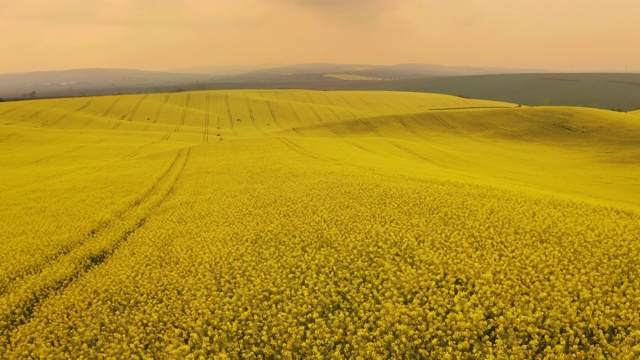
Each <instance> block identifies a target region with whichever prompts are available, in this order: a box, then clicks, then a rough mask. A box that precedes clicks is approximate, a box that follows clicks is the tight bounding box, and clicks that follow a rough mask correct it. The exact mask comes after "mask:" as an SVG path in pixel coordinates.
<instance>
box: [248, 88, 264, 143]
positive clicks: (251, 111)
mask: <svg viewBox="0 0 640 360" xmlns="http://www.w3.org/2000/svg"><path fill="white" fill-rule="evenodd" d="M244 97H245V99H246V100H247V108H248V109H249V118H251V124H252V125H253V127H255V128H256V129H258V130H260V132H261V133H262V135H264V136H269V134H267V133H266V132H264V131H262V130H261V129H260V127H259V126H258V123H257V122H256V117H255V116H254V115H253V107H252V106H251V101H250V100H249V97H248V96H247V94H244Z"/></svg>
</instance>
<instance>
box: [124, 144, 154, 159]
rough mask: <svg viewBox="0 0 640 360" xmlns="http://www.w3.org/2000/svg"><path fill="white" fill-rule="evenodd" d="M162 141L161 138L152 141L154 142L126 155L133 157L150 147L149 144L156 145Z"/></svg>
mask: <svg viewBox="0 0 640 360" xmlns="http://www.w3.org/2000/svg"><path fill="white" fill-rule="evenodd" d="M160 141H161V140H156V141H154V142H152V143H149V144H145V145H142V146H141V147H140V148H139V149H137V150H135V151H133V152H132V153H130V154H129V155H126V156H125V158H133V157H136V156H137V155H138V154H140V153H141V152H142V150H144V149H146V148H148V147H149V146H151V145H155V144H157V143H159V142H160Z"/></svg>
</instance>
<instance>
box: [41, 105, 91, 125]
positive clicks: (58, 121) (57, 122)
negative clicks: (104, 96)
mask: <svg viewBox="0 0 640 360" xmlns="http://www.w3.org/2000/svg"><path fill="white" fill-rule="evenodd" d="M94 100H95V99H94V98H91V99H89V101H87V102H86V103H85V104H83V105H82V106H80V107H79V108H77V109H76V110H75V111H74V112H73V113H77V112H80V111H82V110H84V109H86V108H87V107H88V106H89V105H90V104H91V103H92V102H93V101H94ZM71 114H72V113H69V112H68V113H65V114H63V115H62V116H60V117H59V118H57V119H56V120H54V121H52V122H49V123H46V122H45V123H43V124H42V126H46V127H50V126H54V125H57V124H59V123H60V122H61V121H62V120H64V119H66V118H67V116H69V115H71Z"/></svg>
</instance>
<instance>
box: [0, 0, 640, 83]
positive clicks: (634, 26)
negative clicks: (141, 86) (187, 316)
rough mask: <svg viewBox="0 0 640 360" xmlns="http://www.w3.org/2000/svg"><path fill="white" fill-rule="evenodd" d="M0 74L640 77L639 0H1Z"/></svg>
mask: <svg viewBox="0 0 640 360" xmlns="http://www.w3.org/2000/svg"><path fill="white" fill-rule="evenodd" d="M0 34H2V36H1V38H0V73H4V72H14V71H31V70H57V69H71V68H85V67H122V68H138V69H149V70H168V69H176V68H187V67H196V66H216V65H260V64H294V63H305V62H334V63H352V64H396V63H435V64H444V65H472V66H500V67H504V66H507V67H525V68H541V69H542V68H544V69H557V70H564V71H581V70H582V71H585V70H596V69H609V70H620V71H623V70H624V68H625V66H628V68H629V70H633V71H640V0H0Z"/></svg>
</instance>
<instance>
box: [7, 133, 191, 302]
mask: <svg viewBox="0 0 640 360" xmlns="http://www.w3.org/2000/svg"><path fill="white" fill-rule="evenodd" d="M103 141H104V139H100V140H99V142H103ZM156 142H157V141H156ZM179 155H180V154H178V155H176V157H175V158H174V159H173V161H172V162H171V165H170V166H169V167H168V168H167V170H166V171H165V172H164V173H162V175H161V176H160V178H158V180H157V181H156V182H155V183H154V184H153V185H152V186H151V187H150V188H149V190H147V191H146V192H145V193H144V194H143V195H142V197H141V198H139V199H138V200H136V201H135V202H134V203H133V205H130V206H129V207H127V208H125V209H124V210H122V211H120V212H118V214H116V216H115V219H116V220H107V221H104V222H102V223H101V224H99V225H98V226H97V227H95V228H93V229H91V230H90V231H89V232H88V233H87V234H85V235H84V236H83V237H81V238H80V240H78V241H76V242H75V243H74V244H75V246H74V245H73V244H71V245H70V246H69V247H68V248H67V249H64V250H62V251H60V252H58V253H57V254H55V255H54V256H52V257H50V258H47V259H46V260H45V261H44V262H43V263H42V264H40V265H39V266H35V267H32V268H28V269H26V272H27V274H25V275H24V276H28V275H33V274H36V273H37V272H39V271H40V270H42V269H43V268H44V267H45V266H44V264H46V263H51V262H53V261H56V260H57V259H58V258H59V257H61V256H64V255H66V254H68V253H70V252H71V251H73V250H74V249H75V248H76V247H78V246H80V245H82V244H83V243H84V242H85V241H86V240H87V239H89V238H91V237H93V236H94V235H95V234H96V233H98V232H99V231H100V230H101V229H102V230H103V229H104V228H106V227H107V226H109V225H110V224H111V223H113V222H114V221H117V220H118V219H119V218H121V217H123V216H125V215H126V214H127V212H129V211H130V210H131V209H132V208H134V207H135V206H136V204H139V203H140V202H141V199H144V198H145V197H147V196H149V194H151V193H152V192H153V191H155V189H156V187H157V186H158V184H159V183H160V182H161V181H162V180H163V179H164V178H165V177H166V176H167V174H169V172H170V171H171V169H172V168H173V166H174V165H175V164H176V162H177V161H178V158H179ZM56 156H57V155H56ZM24 276H16V277H13V278H11V279H10V280H17V279H20V278H22V277H24ZM3 290H4V289H3ZM3 293H4V291H0V294H3Z"/></svg>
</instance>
